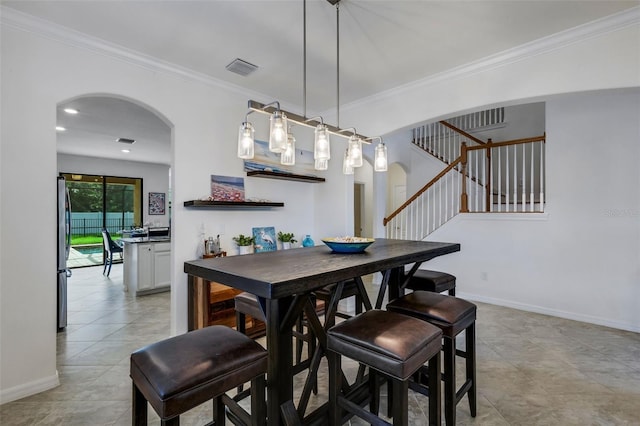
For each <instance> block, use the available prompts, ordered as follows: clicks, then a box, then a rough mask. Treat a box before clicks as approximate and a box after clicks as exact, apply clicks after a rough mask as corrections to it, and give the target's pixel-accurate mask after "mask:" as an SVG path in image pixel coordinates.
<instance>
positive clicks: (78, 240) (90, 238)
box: [71, 234, 102, 246]
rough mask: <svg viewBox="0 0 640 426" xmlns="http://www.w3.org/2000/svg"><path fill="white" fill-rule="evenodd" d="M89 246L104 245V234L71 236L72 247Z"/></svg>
mask: <svg viewBox="0 0 640 426" xmlns="http://www.w3.org/2000/svg"><path fill="white" fill-rule="evenodd" d="M88 244H102V234H98V235H85V236H83V237H80V236H75V237H74V236H71V245H72V246H83V245H88Z"/></svg>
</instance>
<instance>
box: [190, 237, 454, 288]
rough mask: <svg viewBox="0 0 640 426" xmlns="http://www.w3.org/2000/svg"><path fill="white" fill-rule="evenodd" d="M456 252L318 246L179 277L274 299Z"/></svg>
mask: <svg viewBox="0 0 640 426" xmlns="http://www.w3.org/2000/svg"><path fill="white" fill-rule="evenodd" d="M457 251H460V244H457V243H442V242H432V241H407V240H392V239H385V238H377V239H376V241H375V243H373V244H372V245H371V246H369V247H368V248H367V249H366V251H365V252H363V253H349V254H342V253H335V252H333V251H332V250H331V249H330V248H329V247H326V246H324V245H323V246H315V247H305V248H299V249H291V250H279V251H273V252H266V253H256V254H251V255H244V256H231V257H222V258H214V259H198V260H191V261H188V262H185V263H184V272H186V273H187V274H189V275H193V276H196V277H201V278H204V279H206V280H208V281H216V282H219V283H222V284H225V285H228V286H231V287H235V288H237V289H240V290H244V291H248V292H250V293H253V294H256V295H258V296H261V297H264V298H267V299H277V298H281V297H287V296H291V295H294V294H299V293H306V292H309V291H312V290H315V289H317V288H320V287H324V286H326V285H329V284H333V283H336V282H338V281H342V280H346V279H350V278H355V277H360V276H363V275H367V274H371V273H374V272H379V271H384V270H388V269H392V268H397V267H401V266H404V265H407V264H410V263H414V262H424V261H427V260H430V259H433V258H434V257H438V256H442V255H445V254H449V253H454V252H457Z"/></svg>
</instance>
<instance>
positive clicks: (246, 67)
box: [226, 58, 258, 76]
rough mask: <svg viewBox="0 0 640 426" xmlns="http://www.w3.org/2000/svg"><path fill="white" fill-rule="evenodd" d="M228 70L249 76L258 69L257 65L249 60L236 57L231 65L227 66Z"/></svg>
mask: <svg viewBox="0 0 640 426" xmlns="http://www.w3.org/2000/svg"><path fill="white" fill-rule="evenodd" d="M226 68H227V71H231V72H234V73H236V74H240V75H242V76H247V75H249V74H251V73H252V72H254V71H255V70H257V69H258V66H257V65H253V64H252V63H249V62H247V61H243V60H242V59H240V58H236V59H234V60H233V61H232V62H231V63H230V64H229V65H227V66H226Z"/></svg>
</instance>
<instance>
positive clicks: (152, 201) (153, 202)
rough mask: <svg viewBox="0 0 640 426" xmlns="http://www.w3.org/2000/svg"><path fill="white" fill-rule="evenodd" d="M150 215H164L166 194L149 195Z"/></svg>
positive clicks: (151, 193)
mask: <svg viewBox="0 0 640 426" xmlns="http://www.w3.org/2000/svg"><path fill="white" fill-rule="evenodd" d="M149 214H164V192H150V193H149Z"/></svg>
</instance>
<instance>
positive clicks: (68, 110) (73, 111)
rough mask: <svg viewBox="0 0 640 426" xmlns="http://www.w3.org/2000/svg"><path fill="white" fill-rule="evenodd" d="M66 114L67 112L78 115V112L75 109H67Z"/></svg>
mask: <svg viewBox="0 0 640 426" xmlns="http://www.w3.org/2000/svg"><path fill="white" fill-rule="evenodd" d="M64 112H66V113H67V114H74V115H75V114H77V113H78V110H77V109H73V108H65V109H64Z"/></svg>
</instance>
